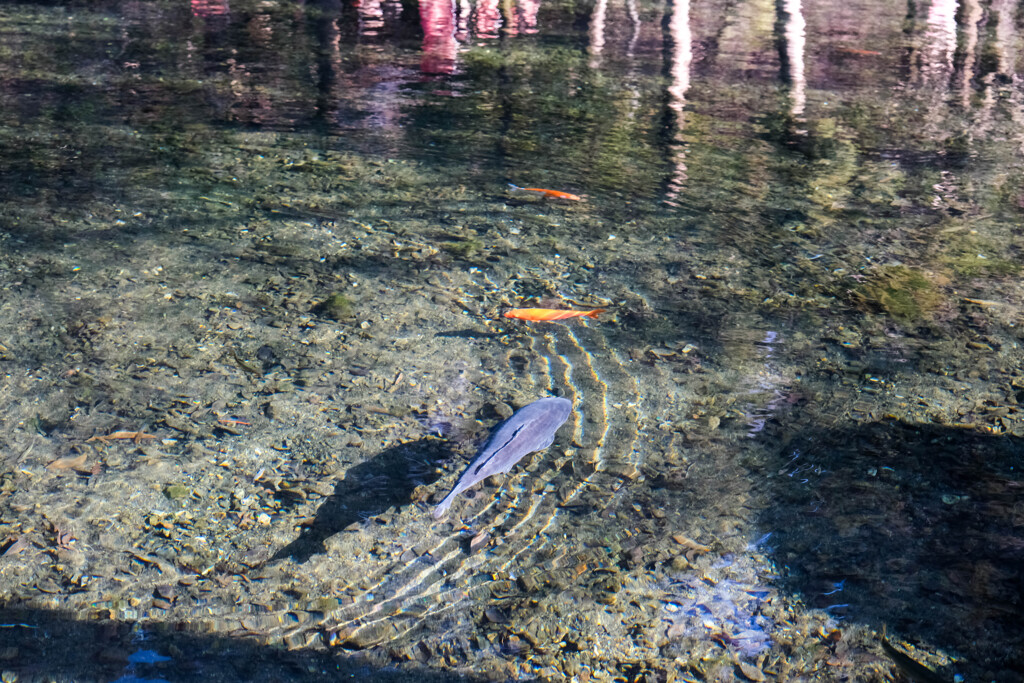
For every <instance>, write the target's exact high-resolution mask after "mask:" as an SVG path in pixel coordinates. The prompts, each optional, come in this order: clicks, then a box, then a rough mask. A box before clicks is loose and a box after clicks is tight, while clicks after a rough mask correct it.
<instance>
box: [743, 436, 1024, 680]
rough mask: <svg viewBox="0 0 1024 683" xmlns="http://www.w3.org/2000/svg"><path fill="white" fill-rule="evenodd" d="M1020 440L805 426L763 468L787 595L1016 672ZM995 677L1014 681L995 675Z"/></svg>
mask: <svg viewBox="0 0 1024 683" xmlns="http://www.w3.org/2000/svg"><path fill="white" fill-rule="evenodd" d="M1022 453H1024V439H1021V438H1020V437H1017V436H1013V435H1012V434H1009V433H1004V434H989V433H986V432H984V431H981V429H980V428H967V427H959V426H941V425H930V424H925V425H921V424H907V423H903V422H899V421H896V420H892V421H881V422H873V423H868V424H863V425H856V426H851V427H849V428H844V429H835V430H831V431H828V430H821V429H820V428H819V429H813V428H812V429H808V430H807V431H805V432H802V433H798V434H797V435H795V436H794V437H793V438H791V439H790V440H789V441H788V444H787V446H786V448H785V450H784V451H783V452H781V453H780V454H779V457H778V459H777V461H774V462H773V466H772V467H771V468H768V469H767V470H766V471H765V472H764V473H763V474H764V476H765V481H766V482H768V485H769V487H770V489H771V499H772V503H771V505H770V506H768V508H767V509H765V510H764V511H763V513H762V516H761V521H760V526H761V528H762V529H763V530H764V531H774V532H775V533H773V534H772V536H771V537H770V538H769V539H768V540H767V541H766V542H765V546H766V547H767V548H768V549H770V551H771V554H772V555H773V556H774V557H775V558H776V561H777V563H778V565H779V566H784V567H785V568H786V571H785V573H784V575H783V577H782V582H783V585H784V586H785V587H786V589H787V590H788V592H791V593H793V594H796V595H799V596H801V598H802V599H803V600H804V602H805V603H806V604H807V605H808V606H811V607H816V608H819V609H823V610H825V611H827V612H828V613H829V614H830V615H832V616H833V617H835V618H836V619H837V620H840V621H839V623H840V624H842V623H846V622H843V621H842V620H843V619H846V620H848V621H849V622H856V623H861V624H866V625H868V626H870V627H871V628H874V629H876V630H878V631H881V630H882V625H883V624H887V625H888V627H889V631H890V633H892V634H897V635H902V636H912V637H914V638H920V639H921V640H922V641H923V642H927V643H928V644H929V646H931V647H942V648H948V649H950V650H953V651H959V652H961V653H963V654H964V656H965V657H966V658H967V659H968V660H973V661H974V662H986V663H987V665H988V666H990V667H991V669H992V671H999V670H1000V669H1003V670H1004V671H1013V672H1018V675H1019V672H1020V671H1024V630H1021V629H1020V626H1019V625H1020V614H1021V606H1022V605H1024V569H1022V568H1024V504H1022V503H1021V500H1022V499H1024V468H1022V467H1021V464H1022V460H1021V455H1022ZM997 680H1019V679H1017V678H1015V677H1011V678H1003V677H1002V676H999V677H997Z"/></svg>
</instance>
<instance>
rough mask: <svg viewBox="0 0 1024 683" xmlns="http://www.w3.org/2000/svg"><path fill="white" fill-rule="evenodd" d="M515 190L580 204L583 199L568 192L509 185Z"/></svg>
mask: <svg viewBox="0 0 1024 683" xmlns="http://www.w3.org/2000/svg"><path fill="white" fill-rule="evenodd" d="M508 186H509V187H511V188H512V189H513V190H522V191H523V192H537V193H538V194H542V195H544V196H545V197H553V198H554V199H571V200H572V201H574V202H578V201H580V200H581V199H582V197H580V196H579V195H576V194H570V193H568V192H562V191H560V190H545V189H543V188H540V187H519V186H518V185H513V184H512V183H509V184H508Z"/></svg>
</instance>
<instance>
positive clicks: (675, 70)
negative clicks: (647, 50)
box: [665, 0, 693, 205]
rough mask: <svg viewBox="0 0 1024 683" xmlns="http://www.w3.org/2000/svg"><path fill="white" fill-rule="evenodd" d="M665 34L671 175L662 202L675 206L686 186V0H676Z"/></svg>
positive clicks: (689, 49) (689, 46)
mask: <svg viewBox="0 0 1024 683" xmlns="http://www.w3.org/2000/svg"><path fill="white" fill-rule="evenodd" d="M668 33H669V36H670V39H671V44H670V46H669V56H670V59H671V64H672V66H671V68H670V70H669V74H670V79H669V86H668V106H669V109H671V110H672V141H671V142H670V143H669V155H670V156H671V159H672V169H673V170H672V175H671V177H670V178H669V182H668V189H667V191H666V193H665V202H666V203H667V204H670V205H674V204H675V200H676V198H677V197H678V196H679V194H680V193H681V192H682V191H683V189H684V188H685V185H686V178H687V173H686V142H685V139H684V128H685V127H686V91H687V90H689V89H690V66H691V64H692V63H693V42H692V37H691V35H690V0H676V2H674V3H673V4H672V14H671V15H670V16H669V22H668Z"/></svg>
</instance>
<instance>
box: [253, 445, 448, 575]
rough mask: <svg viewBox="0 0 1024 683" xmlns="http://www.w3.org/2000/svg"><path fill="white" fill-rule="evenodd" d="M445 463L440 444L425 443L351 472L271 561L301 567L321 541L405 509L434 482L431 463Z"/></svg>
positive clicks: (380, 457)
mask: <svg viewBox="0 0 1024 683" xmlns="http://www.w3.org/2000/svg"><path fill="white" fill-rule="evenodd" d="M450 457H451V456H450V454H449V452H448V445H447V443H446V442H445V441H444V440H442V439H437V438H425V439H420V440H419V441H414V442H411V443H405V444H401V445H399V446H394V447H392V448H389V449H387V450H385V451H382V452H381V453H380V454H379V455H377V456H376V457H374V458H372V459H370V460H368V461H366V462H364V463H361V464H359V465H356V466H355V467H352V468H351V469H349V470H347V471H346V473H345V479H344V481H341V482H339V483H338V485H337V486H335V487H334V492H333V493H332V494H331V495H330V496H328V498H327V500H326V501H324V503H323V505H321V506H320V509H319V510H317V514H316V518H315V519H314V520H313V523H312V524H310V525H309V526H308V527H306V528H305V529H304V530H303V531H302V533H301V534H299V537H298V538H296V539H295V540H294V541H292V542H291V543H289V544H288V545H286V546H285V547H283V548H281V549H280V550H279V551H277V552H276V553H275V554H274V556H273V557H272V558H271V560H280V559H284V558H286V557H291V558H292V559H294V560H296V561H297V562H305V561H306V560H308V559H309V558H310V557H311V556H312V555H314V554H316V553H323V552H325V548H324V541H325V540H327V539H328V538H330V537H331V536H333V535H334V534H336V533H338V532H340V531H343V530H344V529H345V528H346V527H348V526H350V525H352V524H355V523H357V522H362V521H366V522H367V523H370V524H372V523H373V517H375V516H377V515H379V514H381V513H383V512H384V511H385V510H387V509H388V508H389V507H391V506H399V505H404V504H408V503H409V501H410V497H411V495H412V492H413V490H414V489H415V488H416V487H417V486H420V485H428V486H429V485H431V484H433V483H434V482H435V481H437V480H438V479H439V478H440V473H439V472H438V470H437V468H436V467H435V466H434V463H436V462H438V461H441V460H446V459H448V458H450Z"/></svg>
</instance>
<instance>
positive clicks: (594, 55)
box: [587, 0, 608, 69]
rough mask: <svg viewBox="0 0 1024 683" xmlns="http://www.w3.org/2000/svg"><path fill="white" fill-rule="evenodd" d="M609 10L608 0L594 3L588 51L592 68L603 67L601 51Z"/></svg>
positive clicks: (599, 0) (598, 0)
mask: <svg viewBox="0 0 1024 683" xmlns="http://www.w3.org/2000/svg"><path fill="white" fill-rule="evenodd" d="M607 12H608V0H597V4H596V5H594V14H593V16H592V17H591V18H590V44H589V45H588V46H587V51H588V52H589V53H590V68H591V69H599V68H601V52H602V51H603V50H604V30H605V19H606V16H607Z"/></svg>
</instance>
